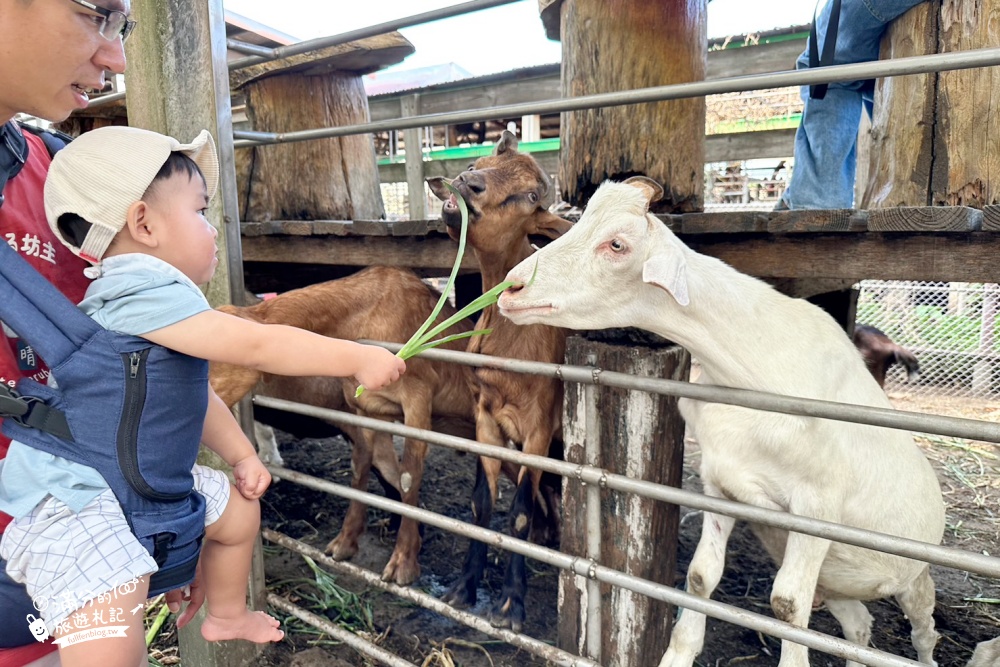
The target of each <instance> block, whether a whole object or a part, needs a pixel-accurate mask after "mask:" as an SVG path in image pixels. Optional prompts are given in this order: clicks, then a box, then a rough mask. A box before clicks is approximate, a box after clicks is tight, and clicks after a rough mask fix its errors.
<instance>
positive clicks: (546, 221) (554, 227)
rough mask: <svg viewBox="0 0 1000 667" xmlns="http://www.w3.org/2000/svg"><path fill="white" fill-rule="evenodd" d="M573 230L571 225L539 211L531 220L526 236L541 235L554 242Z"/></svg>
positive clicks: (555, 216) (553, 215)
mask: <svg viewBox="0 0 1000 667" xmlns="http://www.w3.org/2000/svg"><path fill="white" fill-rule="evenodd" d="M572 228H573V223H572V222H570V221H569V220H566V219H565V218H560V217H559V216H558V215H555V214H554V213H549V212H548V211H539V212H538V213H536V214H535V215H534V216H533V217H532V219H531V229H530V230H528V235H529V236H530V235H541V236H546V237H548V238H550V239H552V240H555V239H557V238H559V237H560V236H562V235H563V234H565V233H566V232H568V231H569V230H570V229H572Z"/></svg>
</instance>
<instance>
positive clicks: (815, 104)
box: [782, 0, 922, 209]
mask: <svg viewBox="0 0 1000 667" xmlns="http://www.w3.org/2000/svg"><path fill="white" fill-rule="evenodd" d="M921 1H922V0H842V3H841V10H840V21H839V23H838V28H839V34H838V35H837V46H836V49H835V52H834V63H835V64H838V65H842V64H847V63H855V62H866V61H870V60H877V59H878V55H879V41H880V40H881V38H882V34H883V33H884V32H885V28H886V26H887V25H888V24H889V22H890V21H892V20H893V19H895V18H897V17H898V16H900V15H902V14H903V13H905V12H906V11H907V10H908V9H910V8H911V7H913V6H915V5H918V4H920V2H921ZM830 7H831V3H830V2H829V0H828V1H827V3H826V5H824V7H823V9H822V10H821V12H820V14H819V16H818V17H817V20H816V26H817V36H818V37H819V49H820V52H822V48H823V41H824V39H825V38H826V32H827V26H828V24H829V21H830ZM808 54H809V48H808V45H807V47H806V50H805V51H804V52H803V53H802V55H801V56H799V59H798V61H797V62H796V67H797V68H798V69H806V68H808V67H809V55H808ZM873 90H874V81H873V80H867V81H848V82H840V83H832V84H830V87H829V89H828V90H827V93H826V97H825V98H824V99H822V100H813V99H809V89H808V87H803V88H802V90H801V94H802V99H803V103H804V106H803V111H802V122H801V124H800V125H799V128H798V130H797V131H796V133H795V164H794V167H793V169H792V178H791V181H790V183H789V185H788V189H787V190H785V192H784V194H783V195H782V199H783V200H784V201H785V204H786V205H787V206H788V207H789V208H799V209H802V208H826V209H830V208H851V207H852V206H853V205H854V175H855V169H856V166H857V135H858V122H859V121H860V120H861V109H862V108H865V109H866V110H867V111H868V113H869V114H871V104H872V93H873Z"/></svg>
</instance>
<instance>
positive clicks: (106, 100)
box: [87, 90, 125, 109]
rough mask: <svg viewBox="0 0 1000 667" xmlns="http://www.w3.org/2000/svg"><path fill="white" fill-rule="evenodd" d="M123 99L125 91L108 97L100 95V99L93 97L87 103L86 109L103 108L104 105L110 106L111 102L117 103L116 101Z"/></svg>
mask: <svg viewBox="0 0 1000 667" xmlns="http://www.w3.org/2000/svg"><path fill="white" fill-rule="evenodd" d="M124 99H125V91H124V90H123V91H121V92H120V93H111V94H110V95H101V96H100V97H95V98H94V99H92V100H90V102H88V103H87V108H88V109H93V108H95V107H103V106H104V105H105V104H111V103H112V102H117V101H118V100H124Z"/></svg>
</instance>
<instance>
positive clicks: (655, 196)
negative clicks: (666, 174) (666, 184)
mask: <svg viewBox="0 0 1000 667" xmlns="http://www.w3.org/2000/svg"><path fill="white" fill-rule="evenodd" d="M624 183H625V185H631V186H632V187H633V188H638V189H639V190H642V193H643V194H644V195H646V202H647V204H646V208H647V209H648V208H649V204H652V203H653V202H656V201H660V200H661V199H663V186H662V185H660V184H659V183H657V182H656V181H654V180H653V179H651V178H647V177H646V176H632V177H631V178H626V179H625V181H624Z"/></svg>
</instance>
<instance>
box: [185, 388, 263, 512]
mask: <svg viewBox="0 0 1000 667" xmlns="http://www.w3.org/2000/svg"><path fill="white" fill-rule="evenodd" d="M201 441H202V442H203V443H204V444H205V446H206V447H208V448H209V449H211V450H212V451H213V452H215V453H216V454H218V455H219V456H221V457H222V459H223V460H224V461H225V462H226V463H228V464H229V465H230V466H232V468H233V477H234V478H235V479H236V488H237V489H239V492H240V493H241V494H242V495H243V496H244V497H245V498H248V499H250V500H256V499H257V498H260V496H261V495H262V494H263V493H264V491H265V490H266V489H267V487H268V485H270V483H271V473H269V472H268V471H267V468H265V467H264V464H263V463H261V460H260V459H259V458H258V457H257V452H256V451H255V450H254V448H253V445H252V444H251V443H250V441H249V440H248V439H247V437H246V435H245V434H244V433H243V430H242V429H241V428H240V425H239V424H238V423H237V421H236V418H235V417H233V413H231V412H230V411H229V408H227V407H226V404H225V403H224V402H223V400H222V399H221V398H219V397H218V396H217V395H216V393H215V392H214V391H213V390H212V388H211V387H209V388H208V412H207V413H206V414H205V429H204V431H203V432H202V434H201Z"/></svg>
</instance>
